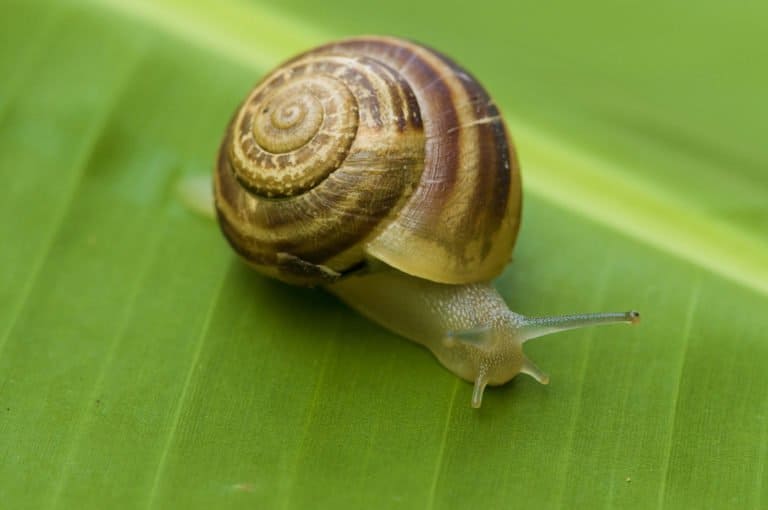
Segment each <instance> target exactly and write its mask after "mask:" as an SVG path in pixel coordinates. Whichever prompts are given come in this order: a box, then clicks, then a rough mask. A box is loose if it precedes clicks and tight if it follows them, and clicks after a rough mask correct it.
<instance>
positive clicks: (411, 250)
mask: <svg viewBox="0 0 768 510" xmlns="http://www.w3.org/2000/svg"><path fill="white" fill-rule="evenodd" d="M214 197H215V208H216V215H217V218H218V221H219V226H220V228H221V231H222V232H223V234H224V236H225V237H226V239H227V240H228V241H229V243H230V245H231V246H232V248H233V249H234V250H235V251H236V252H237V253H238V254H239V255H240V256H241V257H242V258H244V259H245V260H246V261H247V262H248V263H249V264H250V265H251V266H253V267H254V268H255V269H256V270H258V271H260V272H261V273H263V274H265V275H267V276H270V277H273V278H276V279H278V280H282V281H284V282H287V283H290V284H295V285H305V286H323V287H324V288H325V289H327V290H328V291H330V292H331V293H332V294H335V295H336V296H338V297H339V298H340V299H341V300H342V301H344V302H346V303H347V304H348V305H349V306H350V307H352V308H353V309H356V310H357V311H359V312H360V313H361V314H363V315H364V316H366V317H368V318H370V319H372V320H373V321H375V322H377V323H379V324H381V325H382V326H384V327H385V328H388V329H390V330H391V331H393V332H396V333H398V334H400V335H402V336H404V337H406V338H409V339H410V340H413V341H415V342H417V343H419V344H422V345H424V346H425V347H427V348H428V349H429V350H431V351H432V353H433V354H434V355H435V357H436V358H437V359H438V360H439V361H440V362H441V363H442V364H443V365H444V366H445V367H446V368H448V370H450V371H452V372H454V373H455V374H456V375H458V376H459V377H461V378H462V379H465V380H467V381H469V382H471V383H474V390H473V394H472V406H473V407H480V404H481V402H482V397H483V391H484V389H485V387H486V386H487V385H501V384H504V383H506V382H507V381H509V380H510V379H512V378H513V377H514V376H515V375H517V374H518V373H525V374H528V375H530V376H532V377H533V378H535V379H536V380H537V381H539V382H541V383H543V384H547V383H548V381H549V377H548V376H547V375H546V374H545V373H543V372H542V371H541V370H540V369H539V368H538V367H537V366H536V365H535V364H534V363H533V362H531V361H530V360H529V359H528V358H527V357H526V356H525V355H524V353H523V350H522V344H523V343H524V342H525V341H527V340H530V339H532V338H536V337H539V336H542V335H546V334H549V333H553V332H557V331H563V330H567V329H572V328H580V327H583V326H589V325H595V324H609V323H618V322H626V323H636V322H637V321H638V320H639V314H637V313H636V312H625V313H600V314H582V315H568V316H558V317H545V318H528V317H525V316H522V315H519V314H517V313H514V312H512V311H510V310H509V309H508V307H507V305H506V303H505V302H504V300H503V299H502V298H501V296H500V295H499V293H498V292H497V291H496V290H495V289H494V287H493V286H492V284H491V283H490V282H491V280H492V279H493V278H494V277H496V276H497V275H499V274H500V273H501V271H502V270H503V269H504V267H505V265H506V264H507V262H508V261H509V259H510V256H511V253H512V248H513V246H514V243H515V239H516V237H517V232H518V228H519V225H520V214H521V184H520V171H519V166H518V162H517V159H516V155H515V151H514V149H513V146H512V144H511V142H510V139H509V136H508V134H507V129H506V126H505V124H504V121H503V119H502V117H501V115H500V113H499V110H498V108H497V106H496V105H495V104H494V102H493V101H492V100H491V98H490V97H489V96H488V94H487V92H486V91H485V89H484V88H483V87H482V85H480V84H479V83H478V82H477V80H476V79H475V78H473V77H472V76H471V75H470V74H469V73H468V72H467V71H465V70H464V69H462V68H461V67H459V66H458V65H457V64H456V63H454V62H453V61H452V60H450V59H449V58H447V57H446V56H444V55H442V54H441V53H439V52H437V51H435V50H433V49H430V48H428V47H425V46H422V45H420V44H417V43H414V42H410V41H407V40H402V39H398V38H394V37H357V38H352V39H346V40H341V41H336V42H331V43H328V44H325V45H322V46H319V47H317V48H314V49H311V50H309V51H307V52H305V53H302V54H300V55H298V56H296V57H294V58H293V59H291V60H289V61H287V62H286V63H284V64H283V65H282V66H280V67H278V68H277V69H275V70H274V71H272V72H271V73H269V74H268V75H267V76H266V77H264V78H263V79H262V80H261V81H260V82H259V83H258V84H257V85H256V87H255V88H254V89H253V90H252V91H251V92H250V93H249V94H248V96H247V98H246V99H245V101H244V102H243V103H242V104H241V106H240V107H239V109H238V110H237V111H236V113H235V114H234V116H233V117H232V120H231V121H230V123H229V126H228V128H227V131H226V134H225V136H224V139H223V141H222V143H221V147H220V150H219V154H218V160H217V164H216V169H215V173H214Z"/></svg>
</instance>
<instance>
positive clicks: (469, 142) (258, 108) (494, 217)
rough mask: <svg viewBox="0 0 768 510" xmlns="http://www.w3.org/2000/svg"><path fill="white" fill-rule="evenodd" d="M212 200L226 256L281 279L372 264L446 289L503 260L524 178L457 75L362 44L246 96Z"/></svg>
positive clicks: (314, 57)
mask: <svg viewBox="0 0 768 510" xmlns="http://www.w3.org/2000/svg"><path fill="white" fill-rule="evenodd" d="M215 201H216V209H217V212H218V218H219V222H220V225H221V228H222V230H223V232H224V234H225V236H226V237H227V239H228V240H229V241H230V243H231V245H232V246H233V248H234V249H235V250H236V251H237V252H238V253H239V254H240V255H242V256H243V257H244V258H245V259H246V260H248V261H249V262H250V263H251V264H252V265H253V266H255V267H256V268H257V269H258V270H260V271H261V272H263V273H266V274H268V275H270V276H273V277H276V278H279V279H281V280H284V281H287V282H290V283H294V284H305V285H315V284H323V283H329V282H331V281H334V280H335V279H337V278H339V277H340V276H342V275H345V274H347V273H350V272H352V271H354V270H356V269H359V268H361V267H362V266H363V265H365V263H366V260H369V259H371V258H373V259H378V260H380V261H383V262H385V263H386V264H388V265H389V266H392V267H394V268H396V269H398V270H400V271H402V272H404V273H407V274H410V275H413V276H417V277H420V278H424V279H427V280H431V281H435V282H442V283H452V284H456V283H467V282H475V281H486V280H490V279H491V278H493V277H494V276H496V275H498V274H499V273H500V272H501V271H502V269H503V268H504V266H505V265H506V263H507V262H508V260H509V258H510V253H511V251H512V247H513V245H514V242H515V237H516V235H517V231H518V226H519V218H520V205H521V192H520V174H519V170H518V164H517V160H516V158H515V154H514V151H513V149H512V146H511V144H510V142H509V138H508V136H507V133H506V129H505V126H504V122H503V120H502V119H501V117H500V115H499V110H498V108H497V107H496V105H495V104H494V102H493V101H492V100H491V99H490V97H489V96H488V94H487V93H486V91H485V89H484V88H483V87H482V86H481V85H480V84H479V83H478V82H477V81H476V80H475V79H474V78H473V77H472V76H471V75H470V74H469V73H468V72H467V71H465V70H464V69H462V68H461V67H459V66H458V65H457V64H455V63H454V62H453V61H451V60H450V59H448V58H447V57H445V56H444V55H442V54H440V53H438V52H437V51H434V50H432V49H429V48H426V47H424V46H421V45H418V44H415V43H412V42H409V41H405V40H401V39H396V38H391V37H363V38H355V39H348V40H344V41H340V42H335V43H331V44H327V45H325V46H320V47H318V48H315V49H313V50H310V51H308V52H306V53H304V54H302V55H299V56H298V57H296V58H294V59H292V60H290V61H288V62H286V63H285V64H283V65H282V66H280V67H279V68H277V69H276V70H274V71H273V72H271V73H270V74H268V75H267V76H266V77H265V78H264V79H263V80H262V81H261V82H260V83H259V84H258V85H257V86H256V87H255V88H254V89H253V91H252V92H251V93H250V94H249V95H248V97H247V98H246V100H245V101H244V102H243V104H242V105H241V106H240V108H239V110H238V111H237V112H236V114H235V116H234V118H233V119H232V121H231V123H230V125H229V128H228V130H227V134H226V136H225V138H224V141H223V143H222V145H221V149H220V152H219V157H218V164H217V171H216V174H215Z"/></svg>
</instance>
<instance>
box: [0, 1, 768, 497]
mask: <svg viewBox="0 0 768 510" xmlns="http://www.w3.org/2000/svg"><path fill="white" fill-rule="evenodd" d="M365 33H385V34H395V35H400V36H406V37H410V38H413V39H416V40H419V41H423V42H425V43H428V44H430V45H432V46H434V47H436V48H439V49H441V50H442V51H444V52H445V53H447V54H449V55H451V56H453V57H454V58H455V59H456V60H458V61H459V62H461V63H462V64H463V65H464V66H466V67H467V68H468V69H469V70H471V71H472V72H473V73H474V74H475V75H476V76H477V77H479V78H480V79H481V81H482V82H483V83H484V84H485V85H486V86H487V88H488V89H489V91H490V92H491V94H492V96H493V97H495V98H496V99H497V101H498V103H499V104H500V106H501V108H502V110H503V111H504V113H505V115H506V117H507V118H508V120H509V127H510V130H511V133H512V136H513V138H514V139H515V141H516V144H517V146H518V149H519V154H520V159H521V163H522V167H523V178H524V190H525V205H524V221H523V229H522V232H521V236H520V238H519V241H518V246H517V248H516V251H515V260H514V263H513V264H512V265H510V266H509V267H508V268H507V270H506V271H505V272H504V274H503V275H502V276H501V277H500V278H499V279H498V281H497V286H498V288H499V290H500V291H501V292H502V294H503V295H504V296H505V298H506V299H507V300H508V302H509V303H510V306H511V308H512V309H514V310H516V311H519V312H521V313H526V314H530V315H536V314H553V313H565V312H573V311H592V310H602V309H617V310H621V309H627V308H636V309H638V310H640V311H641V312H643V316H644V322H643V323H642V324H641V325H640V326H639V327H636V328H631V329H630V328H621V327H615V328H601V329H598V330H588V331H575V332H570V333H565V334H562V335H558V336H553V337H548V338H546V339H541V340H538V341H537V342H533V343H531V344H530V345H526V351H527V352H528V354H529V355H530V357H531V358H532V359H534V360H536V361H537V363H538V364H539V365H540V366H542V368H544V369H545V370H546V371H547V372H549V373H550V374H551V375H552V383H551V384H550V385H549V386H539V385H537V384H536V383H535V382H534V381H532V380H530V379H529V378H519V379H516V380H514V381H513V382H512V383H510V384H508V385H506V386H504V387H502V388H496V389H490V390H488V391H487V392H486V396H485V399H484V404H483V408H482V409H481V410H479V411H475V410H472V409H471V408H470V407H469V400H470V395H471V386H470V385H469V384H466V383H463V382H461V381H458V380H457V379H456V378H455V377H454V376H453V375H452V374H450V373H448V372H447V371H446V370H444V369H443V368H442V367H441V366H440V365H439V364H438V363H437V362H435V361H434V360H433V359H432V357H431V355H430V354H429V353H428V352H426V351H425V350H423V349H421V348H419V347H418V346H416V345H415V344H411V343H409V342H407V341H406V340H404V339H402V338H399V337H397V336H395V335H393V334H391V333H389V332H387V331H384V330H382V329H381V328H379V327H377V326H375V325H373V324H371V323H369V322H368V321H366V320H364V319H363V318H361V317H359V316H357V315H356V314H354V313H353V312H352V311H350V310H349V309H347V308H345V307H344V306H343V305H341V304H340V303H339V302H337V301H336V300H335V299H333V298H332V297H330V296H329V295H327V294H325V293H323V292H322V291H319V290H306V289H294V288H291V287H288V286H284V285H281V284H278V283H274V282H271V281H268V280H266V279H264V278H262V277H260V276H258V275H256V274H254V273H253V272H252V271H250V270H248V269H247V268H246V267H244V265H243V264H242V263H241V262H240V261H238V260H237V259H236V257H235V256H234V255H233V254H232V253H231V251H230V250H229V248H228V247H227V246H226V243H225V242H223V240H222V238H221V236H220V234H219V232H218V230H217V228H216V227H215V226H214V225H213V224H212V223H210V222H207V221H206V220H204V219H202V218H199V217H197V216H195V215H194V214H193V213H191V212H190V211H189V210H187V209H186V208H185V207H184V206H183V205H182V203H181V201H180V200H179V198H178V194H177V188H178V183H179V182H180V181H181V180H182V179H184V178H185V177H186V176H193V175H202V174H206V173H208V172H210V171H211V169H212V164H213V159H214V154H215V151H216V148H217V145H218V143H219V140H220V137H221V135H222V133H223V130H224V126H225V124H226V122H227V120H228V117H229V116H230V115H231V113H232V112H233V110H234V108H235V106H236V105H237V103H238V102H239V101H240V100H241V99H242V98H243V97H244V95H245V94H246V93H247V91H248V90H249V88H250V87H251V86H252V85H253V84H254V83H255V82H256V81H257V80H258V79H259V77H260V76H262V75H263V74H264V73H265V72H266V71H268V70H269V69H270V68H271V67H272V66H274V65H276V64H278V63H279V62H280V61H281V60H283V59H286V58H288V57H290V56H291V55H293V54H294V53H296V52H298V51H301V50H303V49H306V48H308V47H311V46H312V45H314V44H318V43H321V42H324V41H326V40H329V39H332V38H338V37H342V36H346V35H353V34H365ZM767 33H768V5H767V4H766V3H765V2H757V1H755V2H748V1H741V2H714V1H702V2H668V1H660V0H652V1H643V2H639V1H626V0H624V1H616V0H614V1H595V0H585V1H581V2H568V1H562V0H559V1H540V0H536V1H528V0H526V1H521V0H515V1H510V2H490V1H484V0H478V1H474V2H457V1H443V2H440V3H436V2H413V1H404V0H391V1H389V2H386V3H379V4H377V3H372V2H352V1H349V0H334V1H329V2H323V3H318V2H309V1H303V0H284V1H281V2H267V1H236V0H190V1H182V0H176V1H173V0H162V1H145V0H137V1H127V0H126V1H120V0H111V1H101V2H100V1H93V2H74V1H72V2H70V1H66V0H58V1H37V0H35V1H27V0H25V1H18V0H10V1H9V0H4V1H3V3H2V16H0V76H1V77H2V79H0V177H2V181H1V182H2V185H0V218H2V220H0V239H1V240H2V242H0V507H2V508H11V509H17V508H35V509H38V508H107V507H108V508H286V509H290V508H415V509H421V508H428V509H432V508H435V509H437V508H468V507H478V508H642V509H645V508H736V507H738V508H765V507H766V505H768V480H766V465H765V464H766V457H767V456H768V391H766V390H767V389H768V370H767V369H766V368H767V367H768V336H767V334H766V330H767V329H768V314H767V313H766V310H767V309H768V240H767V236H768V207H767V201H768V171H767V169H768V147H767V144H766V134H768V99H766V91H768V66H766V61H768V39H767V37H766V34H767Z"/></svg>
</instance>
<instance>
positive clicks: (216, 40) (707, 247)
mask: <svg viewBox="0 0 768 510" xmlns="http://www.w3.org/2000/svg"><path fill="white" fill-rule="evenodd" d="M93 2H94V4H96V5H98V6H101V7H103V8H105V9H109V10H112V11H113V12H115V13H119V14H121V15H125V16H128V17H131V18H134V19H136V20H139V21H142V22H146V23H148V24H151V25H154V26H155V27H157V28H158V29H160V30H162V31H164V32H166V33H168V34H171V35H172V36H174V37H177V38H180V39H182V40H185V41H187V42H190V43H193V44H195V45H197V46H198V47H200V48H201V49H204V50H206V51H208V52H211V53H215V54H216V55H218V56H221V57H224V58H227V59H229V60H232V61H233V62H235V63H237V64H239V65H243V66H244V67H250V68H253V69H254V70H255V71H256V72H257V74H261V73H263V72H264V71H265V70H267V69H269V68H270V67H272V66H274V65H276V63H278V62H279V61H281V60H282V59H284V58H286V57H287V56H289V55H291V54H292V53H294V52H297V51H299V50H301V49H306V48H307V47H311V46H312V45H315V44H319V43H321V42H323V41H326V40H329V39H332V38H333V36H332V35H331V34H327V33H323V32H322V31H320V30H318V29H317V28H316V27H313V26H311V25H308V24H306V23H303V22H302V21H301V20H298V19H295V18H292V17H290V16H288V15H286V14H284V13H281V12H278V11H277V10H275V9H274V8H273V7H271V6H267V5H264V4H260V5H259V10H258V16H256V15H255V14H254V10H253V8H252V6H250V5H246V4H244V3H241V2H238V1H236V0H229V1H225V0H218V1H217V2H215V9H214V8H206V6H207V7H210V6H212V5H213V4H212V3H211V2H210V1H209V0H196V1H187V2H180V1H178V0H161V1H154V2H151V3H150V2H147V1H145V0H136V1H133V2H122V1H120V0H101V1H99V0H93ZM275 27H279V34H278V30H276V29H275ZM255 28H258V30H255ZM253 34H255V35H253ZM266 40H268V41H269V44H265V41H266ZM508 122H509V124H510V126H511V127H512V131H513V133H514V136H515V140H516V142H517V144H518V146H519V147H520V148H521V153H522V156H523V161H524V164H525V168H526V172H525V174H524V182H525V190H526V193H530V194H532V195H535V196H537V197H539V198H541V199H543V200H545V201H547V202H550V203H552V204H554V205H556V206H558V207H561V208H564V209H567V210H568V211H569V212H571V213H573V214H576V215H578V216H581V217H583V218H586V219H589V220H590V221H593V222H595V223H598V224H601V225H603V226H605V227H608V228H610V229H612V230H614V231H616V232H617V233H620V234H623V235H625V236H628V237H631V238H634V239H636V240H638V241H640V242H642V243H644V244H647V245H649V246H652V247H654V248H656V249H658V250H660V251H663V252H666V253H670V254H672V255H674V256H676V257H679V258H681V259H683V260H685V261H687V262H689V263H692V264H695V265H697V266H700V267H702V268H705V269H707V270H709V271H711V272H713V273H715V274H717V275H719V276H721V277H723V278H725V279H727V280H730V281H732V282H735V283H738V284H739V285H742V286H743V287H746V288H749V289H751V290H753V291H756V292H758V293H760V294H762V295H768V265H766V264H765V263H764V262H763V261H765V260H768V244H767V243H766V242H764V241H761V240H760V239H757V238H755V237H754V236H753V235H751V234H750V233H748V232H746V231H743V230H741V229H739V228H738V227H737V226H734V225H732V224H730V223H728V222H725V221H722V220H720V219H719V218H717V217H715V216H712V215H711V214H707V213H706V212H705V211H702V210H700V209H698V208H696V207H694V206H692V205H691V204H689V203H687V201H686V200H685V199H684V198H682V197H680V196H678V195H675V194H673V193H670V192H669V191H668V190H665V189H663V188H661V187H660V186H658V184H656V183H653V182H648V181H644V180H642V179H640V178H638V176H637V174H636V173H634V174H633V172H632V171H631V170H629V169H624V168H623V165H621V164H618V163H616V162H613V161H608V160H604V159H600V158H596V157H594V156H593V155H591V154H589V153H588V152H585V151H583V150H581V149H579V148H578V147H575V146H572V145H570V144H568V143H567V141H565V140H563V139H562V138H558V137H557V136H556V135H554V134H552V133H548V132H546V131H545V130H542V129H540V128H537V127H536V126H534V125H532V124H531V123H530V122H527V121H525V120H521V119H518V118H515V117H508ZM574 170H577V171H574ZM554 183H557V184H556V185H555V184H554ZM606 193H607V194H606Z"/></svg>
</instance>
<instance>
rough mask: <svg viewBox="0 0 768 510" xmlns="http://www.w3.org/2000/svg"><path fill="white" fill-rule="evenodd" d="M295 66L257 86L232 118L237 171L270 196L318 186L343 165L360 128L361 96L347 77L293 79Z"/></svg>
mask: <svg viewBox="0 0 768 510" xmlns="http://www.w3.org/2000/svg"><path fill="white" fill-rule="evenodd" d="M303 70H304V71H305V73H306V67H304V68H303ZM292 72H293V71H291V70H289V71H287V72H286V73H282V74H280V75H278V76H276V77H274V78H273V79H272V80H271V81H269V82H267V83H266V84H264V86H263V87H260V88H258V89H257V90H255V91H254V92H253V94H251V96H250V97H249V98H248V99H247V100H246V102H245V106H244V107H243V108H241V110H240V113H239V116H238V118H237V120H236V121H235V123H234V124H233V129H234V133H233V138H232V141H233V144H232V148H231V154H230V158H231V161H232V168H233V170H234V171H235V175H236V176H237V178H238V180H240V182H241V183H243V185H244V186H245V187H247V188H248V189H250V190H251V191H252V192H254V193H256V194H259V195H262V196H265V197H289V196H293V195H297V194H300V193H304V192H306V191H307V190H309V189H311V188H312V187H314V186H315V185H316V184H317V183H318V182H320V181H321V180H323V179H325V178H326V177H327V176H328V174H330V173H331V172H332V171H333V170H335V169H336V168H338V167H339V166H340V165H341V163H342V162H343V161H344V159H345V158H346V156H347V154H348V152H349V148H350V146H351V145H352V141H353V140H354V139H355V135H356V134H357V126H358V107H357V101H356V100H355V97H354V96H353V95H352V92H351V91H350V90H349V88H348V87H347V86H346V85H345V84H344V82H343V81H342V80H339V79H334V78H333V77H330V76H325V75H322V74H316V75H312V74H309V75H307V74H304V75H303V76H300V77H297V78H296V79H293V80H291V79H290V76H291V74H292Z"/></svg>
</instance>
